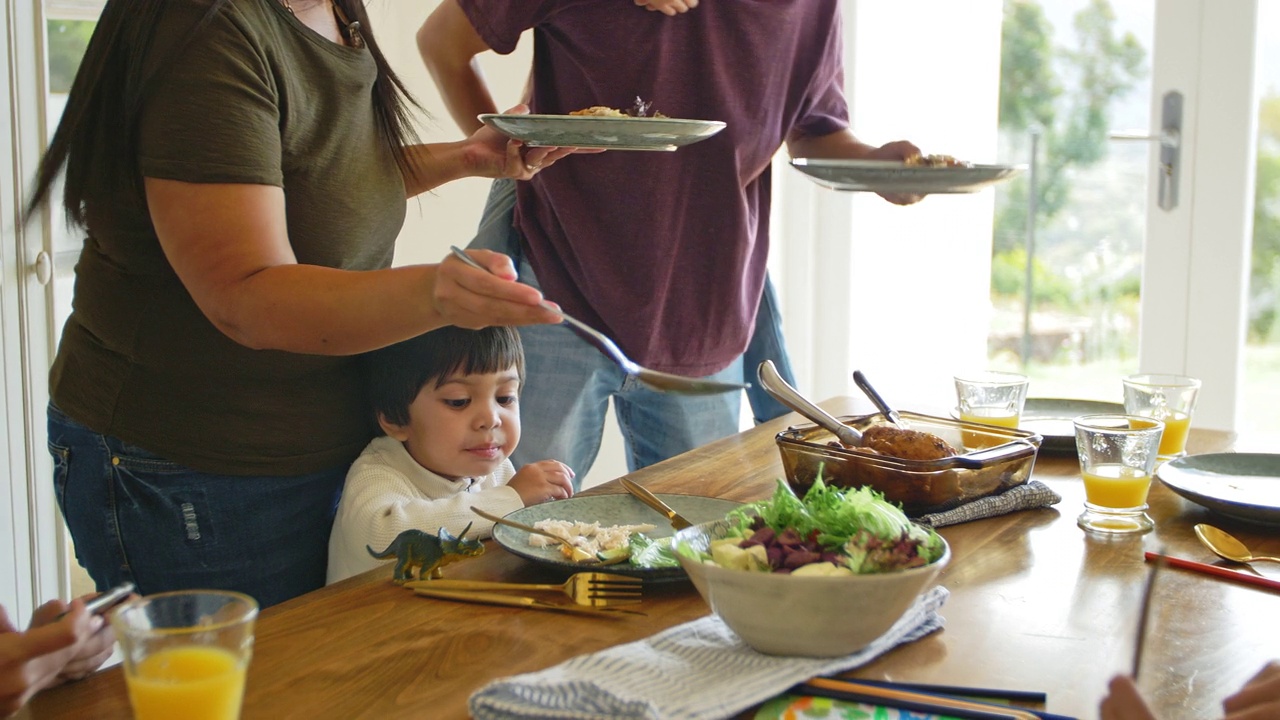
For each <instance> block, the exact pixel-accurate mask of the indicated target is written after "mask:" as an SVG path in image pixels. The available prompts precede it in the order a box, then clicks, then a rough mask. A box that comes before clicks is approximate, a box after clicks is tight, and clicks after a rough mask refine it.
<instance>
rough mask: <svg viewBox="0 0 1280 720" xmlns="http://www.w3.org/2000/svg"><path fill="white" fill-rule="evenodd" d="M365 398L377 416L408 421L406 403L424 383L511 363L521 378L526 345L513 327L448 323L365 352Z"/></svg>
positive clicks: (498, 369)
mask: <svg viewBox="0 0 1280 720" xmlns="http://www.w3.org/2000/svg"><path fill="white" fill-rule="evenodd" d="M363 363H364V368H365V377H366V380H367V383H368V392H369V402H370V405H371V407H372V409H373V417H374V420H377V419H378V417H379V416H381V417H382V418H384V419H385V420H386V421H387V422H391V423H395V424H396V425H408V424H409V406H410V405H411V404H413V400H414V398H416V397H418V393H419V392H421V390H422V388H424V387H426V386H427V384H428V383H435V385H436V387H439V385H440V383H441V382H443V381H444V380H445V379H446V378H448V377H449V376H450V375H455V374H462V375H470V374H473V373H492V372H501V371H503V370H506V369H507V368H509V367H512V366H513V365H514V366H515V368H516V373H517V375H519V377H520V384H521V385H523V384H524V348H523V346H521V344H520V334H519V333H518V332H516V330H515V328H511V327H487V328H484V329H482V330H467V329H464V328H460V327H454V326H452V325H448V326H445V327H442V328H439V329H437V330H432V331H431V332H428V333H423V334H422V335H419V336H417V337H415V338H410V339H408V340H404V341H402V342H398V343H396V344H395V345H390V346H388V347H385V348H382V349H381V350H374V351H373V352H371V353H368V354H366V355H365V356H364V358H363Z"/></svg>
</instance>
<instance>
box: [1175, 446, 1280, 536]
mask: <svg viewBox="0 0 1280 720" xmlns="http://www.w3.org/2000/svg"><path fill="white" fill-rule="evenodd" d="M1156 477H1158V478H1160V481H1161V482H1163V483H1164V484H1165V485H1166V486H1168V487H1169V489H1170V490H1173V491H1174V492H1176V493H1178V494H1179V495H1181V496H1182V497H1184V498H1186V499H1188V500H1190V501H1191V502H1193V503H1196V504H1197V505H1202V506H1204V507H1206V508H1209V509H1210V510H1213V511H1215V512H1219V513H1222V514H1223V515H1226V516H1227V517H1231V518H1235V519H1237V520H1244V521H1247V522H1255V523H1261V524H1264V525H1280V455H1276V454H1272V453H1207V454H1204V455H1188V456H1186V457H1180V458H1177V459H1176V460H1170V461H1169V462H1167V463H1165V464H1163V465H1161V466H1160V467H1159V469H1157V470H1156Z"/></svg>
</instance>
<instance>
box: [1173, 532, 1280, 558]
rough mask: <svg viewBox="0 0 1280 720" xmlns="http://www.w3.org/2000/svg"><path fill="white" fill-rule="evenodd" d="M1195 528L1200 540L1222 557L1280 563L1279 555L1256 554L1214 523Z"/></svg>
mask: <svg viewBox="0 0 1280 720" xmlns="http://www.w3.org/2000/svg"><path fill="white" fill-rule="evenodd" d="M1194 529H1195V531H1196V537H1198V538H1200V542H1202V543H1204V546H1205V547H1207V548H1209V549H1210V550H1212V551H1213V553H1214V554H1215V555H1217V556H1218V557H1220V558H1224V559H1227V560H1231V561H1233V562H1238V563H1251V562H1253V561H1254V560H1270V561H1271V562H1277V563H1280V558H1277V557H1270V556H1268V555H1254V554H1253V553H1251V552H1250V551H1249V548H1248V547H1246V546H1245V544H1244V543H1242V542H1240V541H1239V540H1237V539H1236V538H1235V536H1233V535H1231V534H1230V533H1228V532H1226V531H1225V530H1219V529H1218V528H1216V527H1214V526H1212V525H1206V524H1204V523H1200V524H1199V525H1196V526H1195V528H1194Z"/></svg>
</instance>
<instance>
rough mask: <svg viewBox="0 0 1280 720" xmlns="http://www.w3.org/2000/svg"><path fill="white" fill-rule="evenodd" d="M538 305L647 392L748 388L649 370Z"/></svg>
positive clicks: (457, 253)
mask: <svg viewBox="0 0 1280 720" xmlns="http://www.w3.org/2000/svg"><path fill="white" fill-rule="evenodd" d="M449 250H450V252H452V253H453V255H454V257H456V258H458V259H459V260H461V261H462V262H464V263H466V264H468V265H470V266H471V267H473V268H476V269H477V270H484V271H485V272H489V269H488V268H486V267H485V266H483V265H481V264H480V263H478V262H476V261H475V259H474V258H472V257H471V256H470V255H468V254H466V253H465V252H463V251H462V249H461V248H459V247H456V246H453V247H450V248H449ZM541 305H542V307H544V308H546V309H548V310H550V311H552V312H556V313H559V314H560V317H562V318H564V322H565V324H566V325H568V326H569V327H571V328H573V329H575V330H577V331H578V334H579V335H581V336H582V338H583V339H585V340H586V341H587V342H589V343H591V344H592V345H595V346H596V349H598V350H600V352H602V353H604V354H605V355H608V356H609V358H610V359H612V360H613V361H614V362H615V363H617V364H618V367H620V368H622V371H623V372H625V373H626V374H628V375H630V376H631V377H634V378H635V379H637V380H639V381H640V382H641V383H643V384H644V386H645V387H647V388H649V389H650V390H655V391H657V392H666V393H674V394H677V395H715V394H717V393H724V392H739V391H741V390H745V389H746V388H748V387H750V386H749V385H746V384H744V383H728V382H720V381H718V380H705V379H703V378H692V377H685V376H684V375H673V374H671V373H666V372H662V371H661V370H650V369H649V368H647V367H644V366H643V365H639V364H637V363H636V362H635V361H633V360H632V359H631V358H629V357H627V355H626V353H624V352H622V349H621V348H619V347H618V345H617V344H616V343H614V342H613V340H611V339H610V338H609V336H607V335H605V334H604V333H602V332H600V331H599V330H596V329H595V328H593V327H591V326H590V325H588V324H586V323H584V322H582V321H581V320H578V319H577V318H574V317H570V316H569V315H568V314H566V313H565V311H563V310H561V309H560V308H557V307H555V306H553V305H552V304H551V303H548V302H546V301H545V300H544V301H543V302H542V303H541Z"/></svg>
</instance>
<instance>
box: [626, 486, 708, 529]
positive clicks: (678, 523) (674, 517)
mask: <svg viewBox="0 0 1280 720" xmlns="http://www.w3.org/2000/svg"><path fill="white" fill-rule="evenodd" d="M619 482H621V483H622V487H624V488H626V489H627V492H629V493H631V494H632V495H634V496H636V497H637V498H638V499H639V500H640V502H642V503H644V504H645V505H648V506H649V507H651V508H653V509H654V510H657V511H658V512H660V513H662V514H663V515H665V516H666V517H667V522H669V523H671V527H673V528H675V529H677V530H683V529H685V528H687V527H689V526H691V525H693V523H691V522H689V521H688V520H686V519H685V517H684V516H683V515H681V514H680V513H678V512H676V511H675V510H674V509H672V507H671V506H670V505H668V504H666V503H664V502H662V501H661V500H659V499H658V496H657V495H654V494H653V493H651V492H649V491H648V490H646V489H644V487H642V486H640V485H638V484H636V483H634V482H632V481H631V480H628V479H626V478H622V479H621V480H619Z"/></svg>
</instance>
